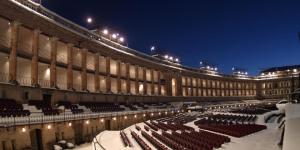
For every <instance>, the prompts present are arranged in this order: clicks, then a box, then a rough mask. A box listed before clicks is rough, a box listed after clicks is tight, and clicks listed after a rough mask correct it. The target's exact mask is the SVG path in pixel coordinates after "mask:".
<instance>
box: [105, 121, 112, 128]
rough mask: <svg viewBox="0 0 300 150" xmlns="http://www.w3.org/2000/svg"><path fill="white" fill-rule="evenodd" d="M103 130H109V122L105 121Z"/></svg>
mask: <svg viewBox="0 0 300 150" xmlns="http://www.w3.org/2000/svg"><path fill="white" fill-rule="evenodd" d="M105 130H111V124H110V120H105Z"/></svg>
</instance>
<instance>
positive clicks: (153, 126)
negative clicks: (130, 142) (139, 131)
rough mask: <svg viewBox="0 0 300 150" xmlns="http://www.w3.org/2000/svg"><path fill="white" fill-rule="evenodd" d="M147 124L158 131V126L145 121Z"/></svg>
mask: <svg viewBox="0 0 300 150" xmlns="http://www.w3.org/2000/svg"><path fill="white" fill-rule="evenodd" d="M144 123H145V124H146V125H148V126H149V127H150V128H151V129H153V130H154V131H158V127H156V126H155V125H153V124H151V123H149V122H147V121H145V122H144Z"/></svg>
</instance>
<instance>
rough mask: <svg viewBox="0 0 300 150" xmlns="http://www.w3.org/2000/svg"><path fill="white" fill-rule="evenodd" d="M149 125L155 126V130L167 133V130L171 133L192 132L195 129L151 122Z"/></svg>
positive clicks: (180, 125)
mask: <svg viewBox="0 0 300 150" xmlns="http://www.w3.org/2000/svg"><path fill="white" fill-rule="evenodd" d="M150 123H151V124H153V125H154V126H156V127H157V128H160V129H161V130H163V131H167V130H171V131H177V130H180V131H186V130H187V131H194V130H195V129H194V128H192V127H189V126H186V125H182V124H173V123H162V122H158V123H155V122H153V121H151V122H150Z"/></svg>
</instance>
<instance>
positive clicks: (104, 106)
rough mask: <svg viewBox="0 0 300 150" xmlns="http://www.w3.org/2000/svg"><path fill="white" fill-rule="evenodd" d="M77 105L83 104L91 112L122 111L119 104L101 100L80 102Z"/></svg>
mask: <svg viewBox="0 0 300 150" xmlns="http://www.w3.org/2000/svg"><path fill="white" fill-rule="evenodd" d="M79 105H82V106H85V107H86V108H88V109H90V110H91V111H92V112H117V111H124V110H125V109H124V108H121V107H120V105H118V104H114V103H102V102H81V103H79Z"/></svg>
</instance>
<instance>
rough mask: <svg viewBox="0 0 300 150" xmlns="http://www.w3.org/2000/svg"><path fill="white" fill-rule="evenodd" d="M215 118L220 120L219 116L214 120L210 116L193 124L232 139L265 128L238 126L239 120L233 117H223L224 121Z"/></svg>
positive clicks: (246, 125)
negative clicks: (229, 136)
mask: <svg viewBox="0 0 300 150" xmlns="http://www.w3.org/2000/svg"><path fill="white" fill-rule="evenodd" d="M216 118H218V119H220V116H218V117H215V118H214V117H211V116H210V117H209V118H208V119H207V118H203V119H200V120H198V121H195V122H194V124H195V125H197V126H198V127H199V128H202V129H206V130H211V131H214V132H219V133H223V134H227V135H231V136H234V137H242V136H245V135H249V134H252V133H254V132H258V131H261V130H264V129H266V128H267V127H266V126H264V125H256V124H239V123H238V120H240V119H239V118H235V117H233V119H230V118H228V117H224V118H226V119H225V120H218V119H216ZM232 120H233V121H232Z"/></svg>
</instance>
